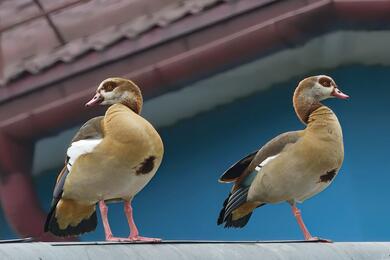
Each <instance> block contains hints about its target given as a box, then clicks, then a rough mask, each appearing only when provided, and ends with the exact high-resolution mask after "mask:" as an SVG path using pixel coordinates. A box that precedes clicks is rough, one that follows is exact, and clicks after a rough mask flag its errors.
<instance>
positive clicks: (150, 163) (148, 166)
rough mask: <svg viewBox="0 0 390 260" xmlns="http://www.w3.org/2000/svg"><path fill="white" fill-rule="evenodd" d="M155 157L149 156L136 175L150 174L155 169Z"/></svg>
mask: <svg viewBox="0 0 390 260" xmlns="http://www.w3.org/2000/svg"><path fill="white" fill-rule="evenodd" d="M155 159H156V157H155V156H149V157H148V158H146V159H145V160H144V161H143V162H142V163H141V164H140V165H139V166H138V168H137V171H136V174H137V175H138V174H148V173H149V172H151V171H152V170H153V168H154V160H155Z"/></svg>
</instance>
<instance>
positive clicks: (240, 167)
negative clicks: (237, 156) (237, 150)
mask: <svg viewBox="0 0 390 260" xmlns="http://www.w3.org/2000/svg"><path fill="white" fill-rule="evenodd" d="M256 154H257V151H254V152H252V153H250V154H248V155H247V156H245V157H244V158H242V159H241V160H239V161H238V162H236V163H235V164H233V165H232V166H231V167H230V168H229V169H228V170H227V171H226V172H224V174H222V176H221V177H220V178H219V181H220V182H233V181H235V180H236V179H237V178H239V177H240V176H241V174H242V173H243V172H244V171H245V169H246V168H247V167H248V166H249V164H250V163H251V161H252V160H253V158H254V157H255V155H256Z"/></svg>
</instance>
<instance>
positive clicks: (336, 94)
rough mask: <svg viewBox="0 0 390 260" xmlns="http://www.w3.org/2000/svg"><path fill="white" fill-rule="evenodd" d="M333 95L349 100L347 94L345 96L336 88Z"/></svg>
mask: <svg viewBox="0 0 390 260" xmlns="http://www.w3.org/2000/svg"><path fill="white" fill-rule="evenodd" d="M331 95H332V96H334V97H336V98H340V99H348V98H349V96H348V95H347V94H344V93H343V92H341V91H340V90H339V89H338V88H334V90H333V92H332V94H331Z"/></svg>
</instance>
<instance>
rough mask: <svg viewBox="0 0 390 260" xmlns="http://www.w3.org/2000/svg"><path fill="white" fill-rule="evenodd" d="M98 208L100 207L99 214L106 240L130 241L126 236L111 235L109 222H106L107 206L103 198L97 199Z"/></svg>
mask: <svg viewBox="0 0 390 260" xmlns="http://www.w3.org/2000/svg"><path fill="white" fill-rule="evenodd" d="M99 209H100V215H101V216H102V221H103V227H104V234H105V236H106V241H115V242H122V241H131V240H130V239H128V238H120V237H114V236H112V232H111V228H110V224H109V223H108V217H107V214H108V207H107V205H106V203H104V201H103V200H101V201H99Z"/></svg>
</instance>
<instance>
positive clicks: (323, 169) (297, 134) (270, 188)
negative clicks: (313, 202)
mask: <svg viewBox="0 0 390 260" xmlns="http://www.w3.org/2000/svg"><path fill="white" fill-rule="evenodd" d="M333 97H336V98H340V99H347V98H348V95H346V94H344V93H342V92H341V91H340V90H339V89H338V87H337V85H336V83H335V82H334V80H333V79H332V78H330V77H328V76H324V75H319V76H313V77H309V78H305V79H304V80H302V81H301V82H300V83H299V85H298V87H297V88H296V89H295V92H294V97H293V104H294V109H295V112H296V114H297V116H298V118H299V119H300V120H301V121H302V123H304V124H305V125H306V128H305V129H304V130H301V131H293V132H287V133H283V134H280V135H278V136H277V137H275V138H274V139H272V140H271V141H269V142H268V143H267V144H265V145H264V146H263V147H262V148H261V149H260V150H258V151H255V152H253V153H251V154H249V155H248V156H246V157H245V158H243V159H241V160H240V161H238V162H237V163H236V164H234V165H233V166H232V167H231V168H230V169H228V170H227V171H226V172H225V173H224V174H223V175H222V176H221V177H220V179H219V181H220V182H224V183H225V182H234V185H233V188H232V190H231V192H230V194H229V196H228V198H227V199H226V200H225V202H224V204H223V208H222V210H221V212H220V215H219V218H218V221H217V223H218V225H220V224H223V223H224V224H225V227H243V226H245V225H246V224H247V223H248V220H249V218H250V216H251V214H252V212H253V210H254V209H256V208H258V207H260V206H263V205H265V204H266V203H279V202H284V201H287V202H288V203H289V204H290V205H291V207H292V211H293V214H294V216H295V217H296V220H297V222H298V224H299V226H300V228H301V230H302V232H303V235H304V237H305V240H315V239H317V238H314V237H312V236H311V235H310V233H309V231H308V230H307V228H306V226H305V224H304V222H303V220H302V217H301V213H300V210H299V209H298V208H297V207H296V203H297V202H300V203H301V202H303V201H304V200H306V199H308V198H310V197H312V196H314V195H316V194H317V193H319V192H321V191H322V190H324V189H325V188H326V187H328V186H329V184H330V183H331V182H332V180H333V178H334V177H335V176H336V175H337V173H338V171H339V170H340V167H341V164H342V163H343V159H344V146H343V135H342V130H341V126H340V123H339V121H338V119H337V117H336V115H335V114H334V113H333V111H332V110H331V109H330V108H328V107H326V106H324V105H323V104H321V103H320V102H321V101H322V100H325V99H328V98H333Z"/></svg>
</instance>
